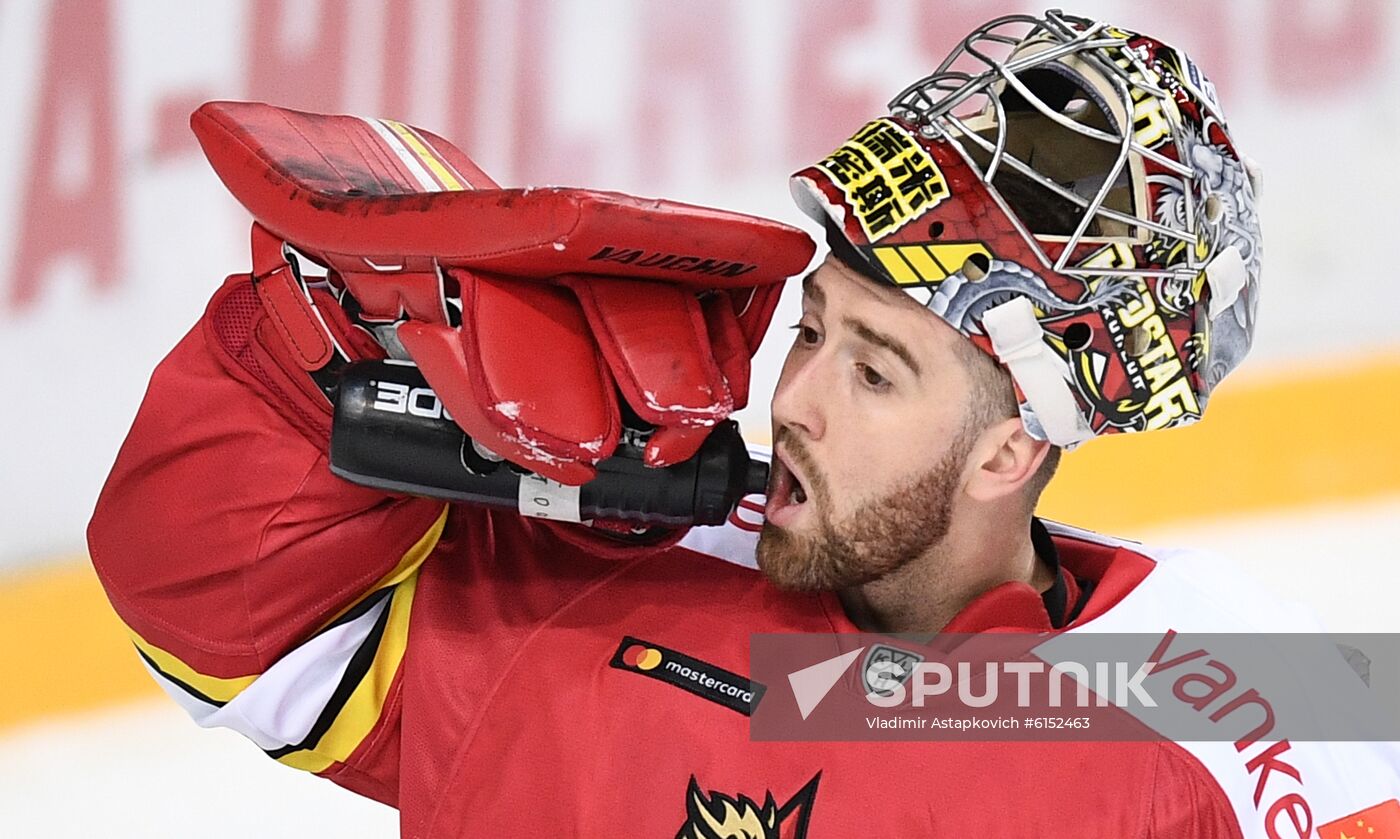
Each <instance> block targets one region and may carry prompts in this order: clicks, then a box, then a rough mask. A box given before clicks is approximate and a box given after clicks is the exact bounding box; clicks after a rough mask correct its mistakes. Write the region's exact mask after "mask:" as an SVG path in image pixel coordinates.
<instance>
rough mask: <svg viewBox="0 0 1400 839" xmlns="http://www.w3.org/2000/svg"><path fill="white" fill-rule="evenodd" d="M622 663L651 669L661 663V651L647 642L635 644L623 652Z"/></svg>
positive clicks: (639, 668) (642, 668)
mask: <svg viewBox="0 0 1400 839" xmlns="http://www.w3.org/2000/svg"><path fill="white" fill-rule="evenodd" d="M622 663H623V664H625V665H627V666H628V667H635V668H637V669H638V670H651V669H652V668H654V667H656V665H658V664H660V663H661V651H660V650H658V649H656V648H654V647H648V646H646V645H645V644H633V645H632V646H630V647H628V648H627V649H626V650H625V651H624V652H623V653H622Z"/></svg>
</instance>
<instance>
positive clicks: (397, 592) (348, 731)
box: [277, 568, 418, 773]
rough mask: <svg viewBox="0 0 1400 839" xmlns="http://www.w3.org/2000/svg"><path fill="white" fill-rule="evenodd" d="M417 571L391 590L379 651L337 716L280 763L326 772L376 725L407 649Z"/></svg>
mask: <svg viewBox="0 0 1400 839" xmlns="http://www.w3.org/2000/svg"><path fill="white" fill-rule="evenodd" d="M416 571H417V569H416V568H415V569H414V573H413V574H412V576H410V577H409V578H408V579H406V580H404V581H403V582H401V583H399V584H398V586H397V587H396V588H395V589H394V593H393V594H392V595H391V596H392V598H393V599H392V600H391V601H390V603H389V617H388V621H387V622H386V624H385V627H384V634H383V636H382V637H381V638H380V640H379V648H378V649H377V650H376V651H375V653H374V661H373V663H371V664H370V667H369V670H368V671H367V672H366V673H365V675H364V677H363V678H362V679H360V683H359V684H358V685H356V686H355V690H354V692H353V693H351V694H350V698H349V699H348V700H347V701H346V703H345V706H344V707H343V708H341V710H340V713H339V714H337V715H336V718H335V721H334V722H332V723H331V726H330V728H328V729H327V730H326V732H325V733H324V734H323V735H321V739H320V740H319V741H318V742H317V744H316V745H315V747H313V748H312V749H309V750H303V751H296V752H291V753H290V754H286V755H283V756H282V757H279V758H277V761H278V762H279V763H282V764H285V765H287V766H290V767H292V768H294V769H303V770H305V771H307V772H317V773H319V772H325V771H326V770H327V769H329V768H331V766H332V765H334V764H336V763H344V762H345V761H346V760H349V758H350V755H351V754H353V753H354V751H355V749H357V748H359V746H360V744H361V743H363V742H364V740H365V738H366V737H368V736H369V734H370V732H371V731H373V730H374V727H375V726H376V725H377V724H378V723H379V718H380V716H381V715H382V714H383V713H384V704H385V702H387V701H388V698H389V687H390V685H392V684H393V682H394V677H395V675H397V674H398V672H399V665H400V664H401V663H402V662H403V656H404V652H405V651H406V650H407V649H408V618H409V612H410V611H411V610H412V608H413V594H414V592H415V590H416V589H417V587H418V575H417V573H416Z"/></svg>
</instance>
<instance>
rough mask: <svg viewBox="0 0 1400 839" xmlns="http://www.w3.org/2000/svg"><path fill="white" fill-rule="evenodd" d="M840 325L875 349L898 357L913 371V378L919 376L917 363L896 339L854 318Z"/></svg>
mask: <svg viewBox="0 0 1400 839" xmlns="http://www.w3.org/2000/svg"><path fill="white" fill-rule="evenodd" d="M841 323H842V324H844V325H845V327H846V328H847V329H849V330H851V331H852V332H854V333H855V334H856V336H857V337H858V338H860V339H861V340H863V341H868V342H870V343H872V344H874V345H875V346H877V347H882V348H884V349H887V350H889V351H890V352H892V353H894V354H895V355H897V356H899V360H900V361H902V362H904V363H905V365H907V366H908V367H909V369H910V370H913V371H914V375H915V376H917V375H919V372H920V371H919V362H917V361H915V360H914V354H913V353H911V352H909V348H908V347H906V346H904V343H903V342H901V341H900V340H899V339H898V338H895V337H893V336H890V335H886V334H885V333H883V332H878V331H876V330H874V329H871V328H870V327H869V326H868V325H866V324H865V323H862V322H861V321H858V320H856V319H855V318H849V317H848V318H843V319H842V321H841Z"/></svg>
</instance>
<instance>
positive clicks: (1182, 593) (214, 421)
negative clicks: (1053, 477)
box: [89, 284, 1400, 839]
mask: <svg viewBox="0 0 1400 839" xmlns="http://www.w3.org/2000/svg"><path fill="white" fill-rule="evenodd" d="M245 289H246V284H244V285H242V286H240V285H238V284H230V286H226V288H225V290H224V292H222V293H221V295H220V296H219V297H216V299H215V302H214V304H212V305H211V310H210V313H209V314H208V315H206V318H205V319H204V321H203V322H202V323H201V325H200V326H199V327H197V328H196V329H195V330H194V331H193V332H192V333H191V334H189V335H188V336H186V338H185V339H184V340H183V341H181V343H180V344H179V345H178V346H177V347H176V348H175V349H174V351H173V352H172V353H171V354H170V355H169V357H167V358H166V359H165V360H164V362H162V364H161V365H160V367H159V368H158V369H157V370H156V372H155V374H154V376H153V378H152V381H151V385H150V389H149V391H148V393H147V395H146V399H145V402H144V404H143V406H142V408H141V411H140V414H139V415H138V417H137V419H136V421H135V425H134V427H133V429H132V431H131V433H130V436H129V437H128V439H127V441H126V443H125V445H124V447H123V449H122V451H121V454H120V456H119V457H118V459H117V462H116V465H115V467H114V468H113V472H112V475H111V478H110V479H109V481H108V483H107V486H106V488H105V489H104V491H103V494H102V497H101V499H100V500H99V503H98V506H97V509H96V512H95V514H94V517H93V521H92V524H91V527H90V529H89V543H90V547H91V553H92V558H93V562H94V565H95V566H96V568H97V571H98V574H99V575H100V577H101V579H102V582H103V584H104V585H105V586H106V588H107V590H108V592H109V594H110V597H111V599H112V603H113V605H114V606H115V607H116V610H117V612H118V614H119V615H120V616H121V618H122V619H123V621H124V622H125V623H126V624H127V626H128V627H129V629H130V630H131V633H132V636H133V638H134V640H135V643H136V646H137V648H138V651H139V653H140V655H141V656H142V658H143V660H144V661H145V663H146V665H147V667H148V668H149V669H150V670H151V672H152V674H153V675H154V677H155V678H156V679H157V680H158V681H159V682H160V683H161V684H162V686H163V687H165V688H166V690H167V691H168V692H169V693H170V694H171V696H172V697H174V698H175V699H176V701H178V702H180V703H181V704H182V705H183V706H184V707H185V708H186V709H187V710H188V711H189V712H190V713H191V715H192V716H193V717H194V718H195V719H196V720H197V721H198V722H199V724H201V725H204V726H226V727H229V728H233V729H235V730H237V731H239V732H241V733H243V734H244V735H246V736H247V737H249V738H250V739H252V740H253V741H254V742H255V743H256V744H257V745H258V746H259V747H260V748H262V749H264V750H265V751H266V752H267V753H268V754H269V755H270V756H272V757H273V758H275V759H277V760H279V761H281V762H283V763H286V764H288V765H291V766H295V767H298V768H301V769H305V770H308V771H311V772H315V773H318V774H320V775H323V776H325V777H327V778H329V779H331V780H333V781H335V782H336V783H338V784H341V785H342V786H345V787H347V788H349V789H351V790H353V791H355V792H358V793H360V794H363V795H367V796H370V797H372V798H374V799H377V800H379V801H382V802H385V803H387V804H390V805H393V806H395V807H397V808H398V809H399V810H400V812H401V824H402V835H403V836H405V837H422V838H423V839H429V838H430V837H431V839H448V838H449V837H453V838H454V839H455V837H468V836H473V837H474V836H497V835H512V836H658V837H661V836H664V837H672V836H682V837H702V836H703V837H730V836H755V837H756V836H762V837H812V839H821V838H822V837H851V836H959V837H961V836H965V835H974V836H1060V835H1074V836H1079V837H1088V836H1103V837H1115V838H1116V837H1125V836H1153V837H1165V836H1180V837H1202V836H1230V837H1234V836H1300V835H1312V832H1313V829H1314V827H1316V826H1318V825H1323V824H1324V823H1328V822H1331V821H1334V820H1336V819H1340V818H1342V817H1346V816H1348V815H1349V814H1353V813H1357V812H1360V811H1363V810H1365V809H1366V808H1367V807H1371V806H1373V805H1378V803H1381V802H1386V801H1388V800H1390V799H1393V798H1395V797H1396V794H1397V792H1400V782H1397V780H1396V778H1397V767H1400V758H1398V757H1397V752H1396V750H1394V749H1393V748H1391V747H1390V746H1387V745H1382V744H1368V743H1341V744H1330V743H1298V744H1291V746H1289V745H1288V744H1286V742H1285V748H1284V749H1282V750H1280V749H1279V748H1278V747H1277V745H1275V746H1274V747H1273V749H1272V750H1269V749H1268V748H1267V746H1268V744H1261V745H1260V746H1258V747H1257V748H1255V749H1253V750H1251V751H1249V752H1245V753H1239V752H1237V751H1236V750H1235V747H1234V744H1233V743H1228V742H1225V743H1201V744H1176V743H1171V742H1167V741H1162V740H1156V741H1151V742H1126V743H1111V742H1108V743H1105V742H1077V741H1076V742H965V741H930V742H899V743H891V742H869V743H861V742H854V743H822V742H756V741H753V740H751V739H750V736H749V718H748V717H747V715H746V714H745V713H744V711H743V710H742V707H741V703H736V702H734V701H729V699H726V698H725V697H726V689H725V688H724V686H723V682H722V680H721V683H720V687H719V688H716V689H713V690H710V689H708V688H705V689H701V688H693V686H692V688H686V687H685V686H681V685H678V684H676V683H675V680H671V681H667V680H664V679H658V678H649V677H647V676H646V675H644V674H642V673H640V672H638V670H639V667H638V664H639V662H641V663H645V659H644V658H640V657H639V656H648V655H651V654H653V653H655V652H656V651H659V650H664V651H666V652H665V654H667V655H670V654H678V655H680V656H683V657H685V658H686V660H692V661H695V662H701V663H703V665H704V669H705V670H706V672H710V673H715V672H718V673H728V674H732V675H735V676H736V677H737V678H738V680H740V681H742V677H744V675H745V674H746V673H747V667H748V644H749V636H750V634H751V633H759V632H765V633H775V632H828V633H829V632H854V631H856V628H855V627H854V626H853V625H852V624H851V623H850V621H849V620H848V619H847V618H846V616H845V614H844V613H843V611H842V609H841V606H840V604H839V602H838V600H837V599H836V598H835V597H834V596H833V595H831V594H797V593H788V592H783V591H779V590H777V589H775V588H773V587H772V586H771V585H769V584H768V583H767V582H766V581H765V579H764V578H763V577H762V575H761V574H759V573H758V572H757V571H755V570H754V569H753V567H752V566H753V551H754V545H755V543H756V539H757V527H756V523H755V522H754V521H753V520H752V519H753V518H755V516H754V514H753V513H752V512H751V511H745V510H741V511H740V513H739V514H738V515H736V517H735V518H734V519H732V520H731V522H730V524H729V525H728V526H725V527H719V528H695V529H693V530H691V531H689V532H688V533H685V534H682V535H679V536H678V537H677V538H673V539H671V540H668V542H667V543H666V544H664V545H653V546H650V547H645V548H643V547H637V546H632V545H625V544H622V543H619V542H616V541H613V540H610V539H609V538H608V537H606V536H604V535H602V534H599V533H595V532H592V531H590V530H589V529H587V528H583V527H580V526H577V525H561V524H556V523H550V522H541V521H537V520H531V519H526V518H522V517H520V516H518V515H516V514H514V513H507V512H500V511H493V510H488V509H485V508H478V507H471V506H459V505H444V504H443V503H441V502H438V501H433V500H427V499H421V498H405V497H390V496H387V495H385V494H383V493H381V492H378V491H374V490H369V489H366V488H363V487H358V486H354V485H351V484H348V483H346V482H344V481H342V480H340V479H338V478H336V477H334V476H333V475H332V474H331V473H330V471H329V469H328V467H327V457H326V445H325V437H324V433H325V430H326V424H327V422H328V420H327V418H326V417H323V416H317V415H313V414H311V413H309V412H307V411H306V410H305V409H301V408H295V407H292V405H294V404H295V403H294V400H289V399H285V398H283V397H285V396H286V395H287V394H286V393H280V394H279V393H278V391H279V389H287V388H288V385H287V384H286V383H284V382H280V380H279V379H278V377H277V375H274V374H273V373H272V372H270V371H266V370H258V369H252V368H255V367H256V365H255V364H250V363H249V362H248V359H247V358H240V353H239V348H238V345H237V343H236V342H234V343H233V344H230V342H229V341H228V340H227V336H226V335H222V336H221V335H219V334H217V333H219V332H220V330H224V331H227V330H230V329H232V330H235V331H236V327H237V325H238V322H239V321H238V318H239V316H240V315H239V313H240V312H242V311H245V308H246V307H247V306H250V305H256V302H255V301H250V300H248V299H245V298H247V297H250V296H251V291H245ZM240 295H241V296H240ZM240 307H245V308H240ZM741 516H749V520H745V519H744V518H742V517H741ZM1050 532H1051V534H1052V537H1053V540H1054V544H1055V547H1056V552H1057V553H1058V556H1059V560H1060V563H1061V565H1062V567H1063V568H1064V569H1065V571H1066V572H1067V573H1066V574H1065V577H1066V578H1067V579H1068V580H1069V588H1070V592H1069V594H1068V597H1069V600H1070V603H1071V605H1072V607H1073V608H1072V609H1071V610H1070V611H1071V612H1074V614H1073V618H1072V620H1070V621H1069V622H1068V624H1067V625H1066V626H1064V627H1061V628H1058V629H1052V624H1051V619H1050V615H1049V614H1048V613H1047V609H1046V603H1045V601H1044V600H1043V599H1042V596H1041V594H1040V593H1038V592H1036V591H1034V590H1033V589H1031V588H1030V587H1029V586H1027V585H1025V584H1022V583H1006V584H1003V585H1001V586H998V587H997V588H994V589H992V590H991V591H988V592H986V593H985V594H983V595H982V596H981V597H979V598H978V599H976V600H975V601H974V602H973V603H971V604H970V605H969V606H968V607H967V608H966V609H965V610H963V612H962V613H960V614H959V615H958V616H957V617H956V618H955V620H954V621H953V623H952V624H951V625H950V626H949V627H948V628H947V630H948V631H958V632H980V631H986V630H1002V629H1019V630H1031V631H1042V632H1050V631H1054V632H1066V631H1067V632H1074V631H1083V630H1086V629H1090V628H1094V627H1098V628H1108V629H1112V630H1114V631H1158V630H1160V629H1162V628H1168V627H1174V628H1177V629H1180V630H1182V631H1195V630H1203V629H1211V630H1214V631H1231V630H1232V629H1238V627H1239V626H1240V622H1241V621H1245V622H1246V623H1247V624H1248V625H1250V626H1255V627H1256V628H1259V629H1276V628H1277V624H1275V625H1262V624H1258V623H1248V622H1249V621H1252V620H1254V617H1253V616H1259V615H1268V616H1270V618H1269V619H1271V620H1275V621H1281V620H1283V618H1284V617H1286V614H1285V613H1284V612H1282V611H1280V607H1278V606H1277V605H1276V604H1271V603H1265V602H1264V601H1262V600H1261V599H1258V598H1255V599H1254V600H1250V598H1251V597H1253V595H1247V594H1244V593H1241V592H1239V591H1238V590H1236V589H1233V588H1232V589H1224V588H1216V586H1217V584H1216V583H1215V582H1213V581H1206V580H1202V579H1200V578H1199V575H1200V574H1202V573H1205V572H1204V571H1203V570H1202V569H1203V568H1204V567H1205V566H1203V565H1201V564H1199V563H1197V562H1196V561H1195V560H1194V558H1193V557H1192V556H1191V555H1183V554H1179V553H1176V554H1173V553H1170V552H1168V553H1161V554H1158V553H1153V552H1151V551H1148V550H1146V549H1143V548H1141V547H1140V546H1134V545H1132V544H1130V543H1125V542H1120V541H1116V540H1111V539H1104V538H1102V537H1096V536H1094V535H1092V534H1087V533H1084V532H1082V531H1076V530H1073V529H1071V528H1063V527H1059V526H1052V527H1051V528H1050ZM1075 580H1078V581H1080V584H1075V582H1074V581H1075ZM1219 590H1228V591H1230V598H1231V600H1230V602H1229V608H1222V607H1221V605H1220V602H1219V601H1220V600H1221V596H1218V595H1216V594H1213V593H1212V592H1214V591H1219ZM1256 601H1257V602H1256ZM1251 603H1253V604H1254V605H1251ZM1290 625H1292V624H1290ZM1293 626H1296V625H1293ZM639 650H640V652H639ZM653 665H654V662H653ZM710 687H713V686H710ZM729 693H733V691H729ZM732 698H733V697H732V696H731V697H730V699H732ZM1396 806H1397V807H1400V805H1396ZM743 831H747V832H743Z"/></svg>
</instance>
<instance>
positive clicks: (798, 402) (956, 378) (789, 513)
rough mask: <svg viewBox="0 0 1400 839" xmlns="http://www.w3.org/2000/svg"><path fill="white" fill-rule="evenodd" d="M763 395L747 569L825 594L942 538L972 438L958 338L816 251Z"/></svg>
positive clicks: (885, 569)
mask: <svg viewBox="0 0 1400 839" xmlns="http://www.w3.org/2000/svg"><path fill="white" fill-rule="evenodd" d="M796 333H797V334H796V336H795V337H794V340H793V344H792V348H791V349H790V350H789V351H788V356H787V360H786V362H784V364H783V371H782V375H781V377H780V378H779V380H778V387H777V391H776V392H775V393H774V395H773V405H772V416H773V455H774V456H773V470H772V475H771V478H770V481H769V486H768V508H767V522H766V523H765V524H764V527H763V533H762V535H761V536H760V539H759V544H758V564H759V567H760V568H761V569H762V570H763V572H764V573H765V574H766V575H767V576H768V577H769V579H770V580H772V581H773V582H774V583H775V584H777V585H779V586H781V587H784V588H793V589H803V590H837V589H842V588H848V587H850V586H855V585H859V584H861V583H865V582H869V581H871V580H874V579H877V578H879V577H882V576H884V575H885V574H888V573H890V572H891V571H894V570H895V569H897V568H899V567H900V566H902V565H904V564H905V563H907V562H909V561H910V560H912V559H914V558H915V557H917V556H919V555H921V554H923V553H925V552H926V551H927V550H928V549H929V548H931V547H933V546H935V545H937V544H938V543H939V542H940V541H941V540H942V538H943V536H944V535H945V534H946V533H947V531H948V526H949V520H950V518H951V516H952V511H953V507H954V502H955V500H956V498H957V496H958V493H959V490H960V488H961V486H962V482H963V473H964V469H965V467H966V463H967V460H968V454H969V451H970V449H971V445H972V439H973V436H974V435H973V434H972V431H971V429H969V428H968V427H967V426H968V421H967V420H968V415H969V411H968V400H969V398H970V395H971V392H972V386H971V379H970V375H969V373H968V371H967V370H966V368H965V367H964V365H963V363H962V362H961V360H960V358H959V356H958V354H957V350H956V345H955V344H954V343H953V342H956V341H965V340H966V339H965V338H963V337H962V336H961V335H959V334H958V333H957V332H956V331H954V330H953V329H952V328H951V327H949V326H947V325H946V324H944V323H943V322H942V321H940V320H939V319H938V318H937V317H935V316H934V315H933V314H931V313H930V312H928V311H926V310H925V309H924V308H923V307H921V306H919V305H918V304H917V303H916V302H914V301H913V300H912V299H910V298H909V297H908V296H907V295H905V294H904V293H903V292H902V291H900V290H898V289H895V288H891V287H888V286H881V285H877V284H876V283H874V282H872V281H871V280H868V279H866V278H864V277H862V276H860V275H859V274H857V273H855V272H854V271H852V270H851V269H850V268H848V267H846V266H845V265H844V264H842V263H841V262H839V261H837V260H835V259H833V258H832V257H827V259H826V261H825V262H823V263H822V264H821V266H819V267H818V268H817V270H816V271H815V272H813V273H812V274H811V275H810V276H809V277H808V278H807V279H806V280H805V281H804V282H803V299H802V319H801V321H800V322H799V323H798V326H797V328H796Z"/></svg>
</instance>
